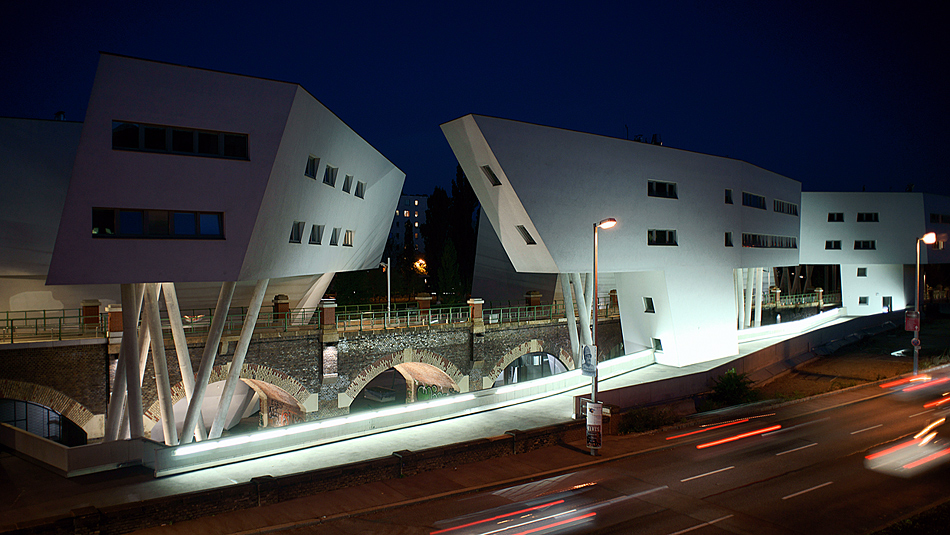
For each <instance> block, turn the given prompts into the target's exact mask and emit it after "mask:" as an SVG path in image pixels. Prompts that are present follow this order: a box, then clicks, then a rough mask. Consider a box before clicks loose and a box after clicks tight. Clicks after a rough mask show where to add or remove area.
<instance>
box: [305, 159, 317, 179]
mask: <svg viewBox="0 0 950 535" xmlns="http://www.w3.org/2000/svg"><path fill="white" fill-rule="evenodd" d="M318 167H320V159H319V158H314V157H313V156H308V157H307V169H306V170H305V171H304V172H303V174H304V175H306V176H308V177H310V178H314V179H315V178H317V168H318Z"/></svg>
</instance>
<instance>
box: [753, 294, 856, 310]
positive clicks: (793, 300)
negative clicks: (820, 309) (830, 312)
mask: <svg viewBox="0 0 950 535" xmlns="http://www.w3.org/2000/svg"><path fill="white" fill-rule="evenodd" d="M775 295H776V294H775V292H769V298H768V301H766V302H765V303H763V305H765V306H776V304H777V305H778V306H780V307H792V306H807V305H817V304H818V292H812V293H807V294H794V295H781V294H779V298H778V303H776V300H775ZM821 302H822V303H824V304H826V305H834V304H838V305H840V304H841V294H840V293H833V294H832V293H824V294H823V295H822V297H821Z"/></svg>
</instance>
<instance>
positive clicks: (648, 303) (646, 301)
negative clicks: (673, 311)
mask: <svg viewBox="0 0 950 535" xmlns="http://www.w3.org/2000/svg"><path fill="white" fill-rule="evenodd" d="M643 311H644V312H645V313H647V314H655V313H656V309H655V308H653V298H652V297H644V298H643Z"/></svg>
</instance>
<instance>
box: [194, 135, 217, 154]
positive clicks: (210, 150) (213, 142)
mask: <svg viewBox="0 0 950 535" xmlns="http://www.w3.org/2000/svg"><path fill="white" fill-rule="evenodd" d="M198 153H199V154H215V155H217V154H218V134H213V133H211V132H198Z"/></svg>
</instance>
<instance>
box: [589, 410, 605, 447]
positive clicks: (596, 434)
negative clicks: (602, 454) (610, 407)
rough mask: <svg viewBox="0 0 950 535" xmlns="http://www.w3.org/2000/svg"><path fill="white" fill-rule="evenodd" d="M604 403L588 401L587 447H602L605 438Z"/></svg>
mask: <svg viewBox="0 0 950 535" xmlns="http://www.w3.org/2000/svg"><path fill="white" fill-rule="evenodd" d="M603 415H604V405H603V403H594V402H590V401H589V402H587V447H588V448H590V449H592V450H594V449H598V448H600V445H601V442H602V439H603V429H602V427H601V425H603Z"/></svg>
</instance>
